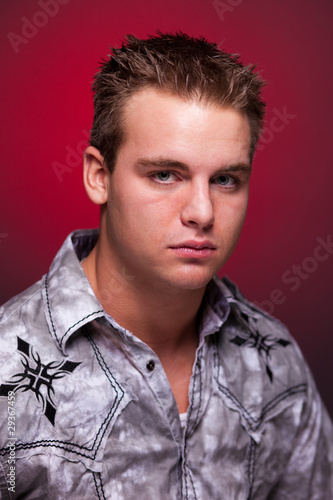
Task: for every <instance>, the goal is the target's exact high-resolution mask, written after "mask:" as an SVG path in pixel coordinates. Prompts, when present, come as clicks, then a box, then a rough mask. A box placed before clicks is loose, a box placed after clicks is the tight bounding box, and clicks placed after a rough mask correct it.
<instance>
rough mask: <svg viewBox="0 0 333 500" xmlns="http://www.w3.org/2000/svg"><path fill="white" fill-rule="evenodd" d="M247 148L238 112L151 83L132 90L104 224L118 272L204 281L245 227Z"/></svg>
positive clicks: (163, 280) (177, 282)
mask: <svg viewBox="0 0 333 500" xmlns="http://www.w3.org/2000/svg"><path fill="white" fill-rule="evenodd" d="M249 150H250V127H249V123H248V119H247V117H246V116H245V115H244V114H242V113H240V112H238V111H236V110H232V109H230V108H222V107H219V106H215V105H204V104H202V103H199V102H191V101H184V100H181V99H180V98H178V97H175V96H172V95H170V94H167V93H164V92H158V91H155V90H153V89H145V90H143V91H140V92H138V93H136V94H135V95H133V96H132V97H131V98H130V99H129V101H128V103H127V106H126V109H125V140H124V142H123V144H122V146H121V147H120V149H119V152H118V156H117V161H116V165H115V169H114V171H113V173H112V174H108V175H107V189H108V203H107V209H106V217H105V219H104V221H105V223H104V225H103V223H102V226H101V227H102V231H103V230H104V231H105V233H106V234H107V240H108V251H109V257H110V258H111V261H112V262H113V264H114V265H115V266H117V269H118V271H120V272H122V273H124V272H125V273H126V274H127V275H131V276H135V278H136V279H139V280H140V283H142V284H144V285H149V286H154V287H157V288H160V287H162V288H165V287H172V288H174V289H175V288H177V289H198V288H202V287H204V286H205V285H206V284H207V283H208V282H209V280H210V279H211V278H212V276H213V275H214V274H215V273H216V272H217V271H218V270H219V269H220V268H221V267H222V266H223V265H224V264H225V262H226V261H227V259H228V258H229V256H230V255H231V253H232V251H233V250H234V248H235V245H236V243H237V240H238V238H239V235H240V232H241V228H242V225H243V222H244V218H245V214H246V208H247V202H248V185H249V177H250V169H251V167H250V160H249Z"/></svg>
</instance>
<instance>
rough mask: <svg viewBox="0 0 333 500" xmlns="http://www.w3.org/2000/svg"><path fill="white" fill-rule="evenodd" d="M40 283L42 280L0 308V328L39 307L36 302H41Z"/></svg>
mask: <svg viewBox="0 0 333 500" xmlns="http://www.w3.org/2000/svg"><path fill="white" fill-rule="evenodd" d="M42 281H43V278H42V279H40V280H39V281H37V282H36V283H34V284H33V285H31V286H30V287H29V288H27V289H26V290H24V291H23V292H21V293H19V294H18V295H15V296H14V297H12V298H11V299H9V300H8V301H7V302H5V303H4V304H3V305H1V306H0V328H4V327H6V325H7V324H9V323H10V322H11V321H14V322H16V321H17V319H18V318H19V317H21V315H22V313H23V314H24V312H27V313H31V312H32V309H31V308H36V307H38V306H39V307H41V304H38V302H41V301H42V293H41V291H42Z"/></svg>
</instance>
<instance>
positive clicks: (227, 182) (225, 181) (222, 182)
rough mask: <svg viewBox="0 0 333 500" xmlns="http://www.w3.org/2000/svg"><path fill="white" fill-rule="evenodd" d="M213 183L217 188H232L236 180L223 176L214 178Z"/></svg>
mask: <svg viewBox="0 0 333 500" xmlns="http://www.w3.org/2000/svg"><path fill="white" fill-rule="evenodd" d="M215 181H216V183H217V184H218V185H219V186H232V185H233V184H235V182H236V180H235V179H234V178H233V177H230V175H225V174H223V175H219V176H218V177H216V178H215Z"/></svg>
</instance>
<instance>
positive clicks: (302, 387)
mask: <svg viewBox="0 0 333 500" xmlns="http://www.w3.org/2000/svg"><path fill="white" fill-rule="evenodd" d="M216 361H217V363H218V365H216ZM220 366H221V360H220V357H219V354H218V351H217V349H216V352H215V360H214V368H215V369H216V367H217V376H216V381H217V384H218V388H219V390H220V391H221V392H222V393H223V394H224V395H225V396H226V397H227V398H228V399H230V400H231V401H232V402H233V403H234V404H235V405H236V406H237V407H238V408H239V410H240V413H241V415H242V416H243V417H244V419H245V420H246V422H247V423H248V425H249V427H250V429H251V430H253V431H255V430H257V429H258V428H259V427H260V425H261V423H262V421H263V419H264V417H265V416H266V415H267V413H268V412H269V411H271V410H272V409H273V408H275V406H276V405H277V404H278V403H279V402H281V401H283V400H285V399H287V398H288V397H289V396H293V395H294V394H299V393H304V392H306V390H307V384H305V383H302V384H297V385H295V386H292V387H289V389H286V390H285V391H283V392H281V393H280V394H278V395H277V396H275V397H274V398H273V399H272V400H271V401H269V402H268V403H266V404H265V406H264V407H263V409H262V413H261V415H260V417H259V418H256V417H253V416H252V415H251V414H250V413H249V411H248V410H247V409H246V408H245V407H244V406H243V405H242V403H241V402H240V401H239V400H238V399H237V398H236V396H235V395H234V394H233V393H232V392H231V391H230V390H229V389H228V388H227V387H225V386H224V385H222V384H221V383H220V382H219V380H218V379H219V374H220Z"/></svg>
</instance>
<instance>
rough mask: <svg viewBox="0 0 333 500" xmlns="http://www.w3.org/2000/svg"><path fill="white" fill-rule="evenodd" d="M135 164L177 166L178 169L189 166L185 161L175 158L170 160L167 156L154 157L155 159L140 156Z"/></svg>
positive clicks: (163, 166)
mask: <svg viewBox="0 0 333 500" xmlns="http://www.w3.org/2000/svg"><path fill="white" fill-rule="evenodd" d="M136 164H137V165H138V166H142V167H147V168H151V167H158V168H178V169H179V170H189V167H188V166H187V165H186V164H185V163H183V162H181V161H177V160H171V159H169V158H156V159H154V158H152V159H149V158H141V159H140V160H138V161H137V162H136Z"/></svg>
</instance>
